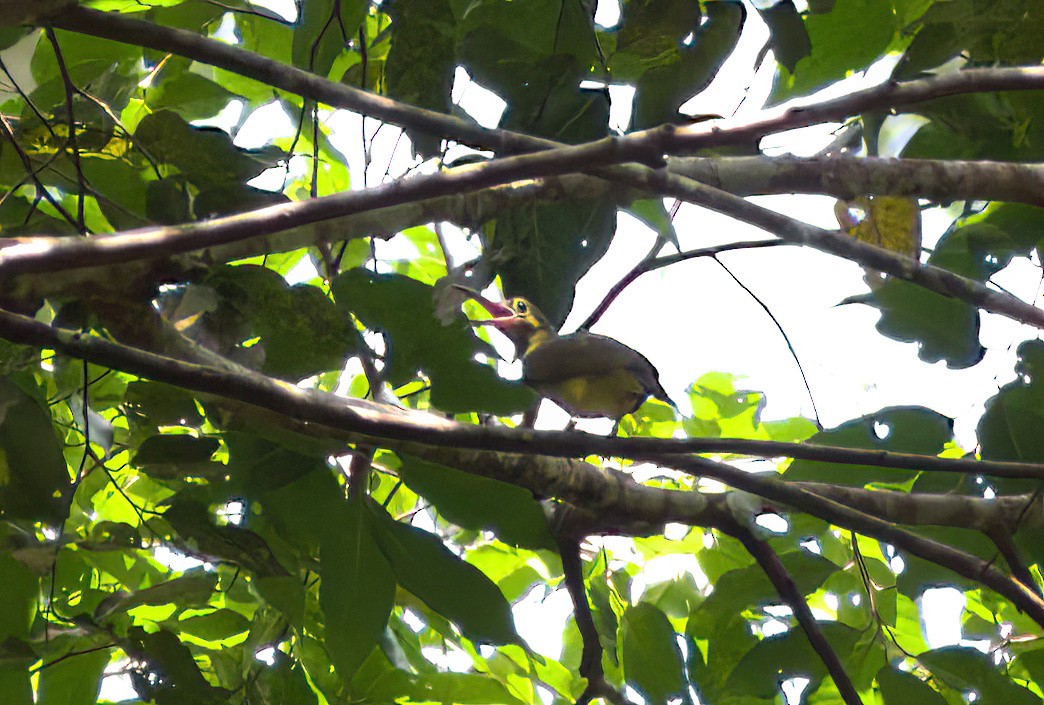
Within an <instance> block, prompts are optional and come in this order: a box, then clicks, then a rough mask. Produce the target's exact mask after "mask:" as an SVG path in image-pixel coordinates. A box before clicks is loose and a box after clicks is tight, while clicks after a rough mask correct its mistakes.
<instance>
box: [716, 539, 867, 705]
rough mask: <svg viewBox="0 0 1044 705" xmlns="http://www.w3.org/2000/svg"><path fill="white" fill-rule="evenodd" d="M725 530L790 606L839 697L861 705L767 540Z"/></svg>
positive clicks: (792, 581) (838, 661)
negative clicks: (751, 558) (831, 679)
mask: <svg viewBox="0 0 1044 705" xmlns="http://www.w3.org/2000/svg"><path fill="white" fill-rule="evenodd" d="M728 533H732V535H733V536H734V537H736V538H737V539H739V540H740V541H742V542H743V546H744V548H746V549H747V552H748V553H750V555H751V556H753V557H754V560H756V561H757V562H758V565H759V566H761V570H762V571H764V573H765V575H766V576H768V579H769V580H770V581H771V582H772V585H773V587H775V588H776V592H777V593H779V596H780V598H781V599H782V600H783V602H785V603H786V604H787V606H788V607H790V609H791V611H792V612H793V613H794V617H795V619H797V622H798V624H800V625H801V629H802V630H803V631H804V632H805V636H807V637H808V641H809V643H810V644H812V648H813V649H814V650H815V652H816V654H818V655H819V659H820V660H821V661H822V662H823V665H824V666H826V669H827V672H828V673H829V674H830V677H831V678H833V679H834V685H836V686H837V691H838V692H839V693H840V694H841V699H842V700H843V701H844V702H845V703H846V705H863V701H862V700H861V699H860V697H859V692H858V691H857V690H856V687H855V685H854V684H853V683H852V679H851V678H849V677H848V672H847V671H845V666H844V664H843V663H841V659H840V658H838V655H837V652H836V651H834V647H833V646H831V645H830V642H829V641H827V638H826V635H825V634H823V630H822V629H820V628H819V622H817V621H816V618H815V616H813V614H812V610H811V609H809V606H808V603H807V602H805V596H804V595H802V594H801V593H800V592H799V591H798V589H797V586H796V585H794V579H793V578H791V577H790V573H789V572H787V568H786V566H784V565H783V561H781V560H780V559H779V556H778V555H776V552H775V551H773V550H772V547H771V546H769V545H768V544H767V543H765V542H764V541H761V540H760V539H758V538H755V536H754V535H753V534H752V533H751V532H750V531H749V530H748V529H746V528H745V527H742V526H740V525H738V524H737V525H736V526H735V527H734V528H733V531H731V532H728Z"/></svg>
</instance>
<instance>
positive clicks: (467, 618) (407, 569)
mask: <svg viewBox="0 0 1044 705" xmlns="http://www.w3.org/2000/svg"><path fill="white" fill-rule="evenodd" d="M374 509H375V511H376V508H374ZM373 529H374V535H375V536H376V538H377V543H378V544H379V545H380V547H381V552H382V553H383V554H384V557H385V558H387V559H388V562H389V563H390V564H391V567H392V570H393V571H395V577H396V578H397V579H398V581H399V584H400V585H402V587H404V588H405V589H407V590H409V591H410V592H411V593H413V594H414V595H416V596H417V597H418V598H419V599H420V600H422V601H423V602H424V604H426V605H427V606H428V607H430V608H431V609H432V610H434V611H435V612H437V613H439V614H440V615H442V616H443V617H445V618H446V619H449V620H450V621H452V622H453V623H455V624H456V625H457V626H458V627H460V630H461V631H462V632H463V633H464V635H465V636H466V637H468V638H469V639H470V640H472V641H474V642H479V643H494V644H517V643H520V641H519V637H518V634H516V633H515V625H514V621H513V619H512V617H511V605H509V604H508V602H507V600H505V599H504V595H503V593H501V592H500V588H498V587H497V586H496V584H495V583H493V582H492V581H491V580H490V579H489V578H487V577H486V576H485V575H484V574H483V573H482V572H481V571H479V570H478V569H477V568H475V567H474V566H472V565H470V564H468V563H465V562H464V561H462V560H461V559H460V558H458V557H457V556H455V555H453V553H452V552H451V551H450V550H449V549H448V548H446V547H445V546H444V545H443V544H442V541H440V540H439V539H438V537H436V536H433V535H432V534H429V533H428V532H426V531H422V530H420V529H417V528H415V527H412V526H408V525H406V524H401V523H399V522H397V521H395V520H393V519H392V518H391V517H390V516H388V515H387V514H385V513H383V510H381V513H380V514H379V515H378V516H377V522H376V523H375V524H374V525H373Z"/></svg>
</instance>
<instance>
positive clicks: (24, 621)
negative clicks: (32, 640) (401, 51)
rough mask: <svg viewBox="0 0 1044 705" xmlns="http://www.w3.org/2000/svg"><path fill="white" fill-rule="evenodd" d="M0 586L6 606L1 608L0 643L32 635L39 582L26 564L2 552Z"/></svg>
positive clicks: (0, 554)
mask: <svg viewBox="0 0 1044 705" xmlns="http://www.w3.org/2000/svg"><path fill="white" fill-rule="evenodd" d="M0 585H3V586H4V587H3V595H4V609H3V610H2V611H0V643H2V642H4V641H6V640H7V639H8V637H15V638H18V639H28V638H29V626H30V625H31V624H32V623H33V615H34V614H35V613H36V605H37V602H38V601H39V591H40V581H39V579H38V578H37V577H36V576H35V575H33V572H32V571H31V570H29V568H28V567H26V566H25V565H24V564H23V563H21V562H20V561H18V560H17V559H16V558H14V556H12V555H11V554H10V553H8V552H3V553H0Z"/></svg>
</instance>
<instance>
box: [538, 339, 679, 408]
mask: <svg viewBox="0 0 1044 705" xmlns="http://www.w3.org/2000/svg"><path fill="white" fill-rule="evenodd" d="M524 365H525V375H526V381H527V382H529V383H530V384H532V385H535V386H540V385H546V384H554V383H556V382H561V381H563V380H567V379H571V378H573V377H597V376H600V375H604V374H609V373H610V372H612V371H614V370H619V369H626V370H629V371H630V372H631V373H632V374H634V376H635V378H637V380H638V381H639V382H640V383H641V385H642V388H643V389H644V390H645V391H646V392H648V393H649V394H650V395H652V396H654V397H656V398H658V399H662V400H663V401H666V402H667V403H669V404H672V405H673V402H672V401H671V400H670V397H668V396H667V392H665V391H664V390H663V387H662V386H661V385H660V380H659V375H658V374H657V372H656V368H655V367H653V364H652V363H651V362H649V360H648V359H646V357H645V356H644V355H642V354H641V353H640V352H638V351H637V350H634V349H633V348H629V347H627V346H626V345H624V344H623V343H621V342H620V341H618V340H614V339H612V338H607V337H605V336H604V335H596V334H594V333H574V334H572V335H565V336H562V337H561V338H555V339H554V340H549V341H547V342H546V343H544V344H542V345H539V346H538V347H537V348H536V349H534V350H533V351H532V352H531V353H529V354H528V355H526V356H525V360H524Z"/></svg>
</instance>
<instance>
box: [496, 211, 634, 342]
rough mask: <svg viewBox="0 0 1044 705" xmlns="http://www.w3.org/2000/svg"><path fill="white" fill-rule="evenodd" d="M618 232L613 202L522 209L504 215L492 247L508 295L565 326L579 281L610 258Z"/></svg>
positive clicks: (498, 224) (497, 228)
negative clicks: (607, 255)
mask: <svg viewBox="0 0 1044 705" xmlns="http://www.w3.org/2000/svg"><path fill="white" fill-rule="evenodd" d="M615 230H616V205H615V203H613V202H612V201H611V200H610V199H599V200H598V201H594V202H590V201H587V202H575V201H574V202H569V201H567V202H563V203H558V204H555V205H539V204H538V205H532V206H521V207H519V208H514V209H512V210H511V211H509V212H507V213H504V214H502V215H501V217H500V218H498V219H497V222H496V224H495V226H494V229H493V234H492V236H491V238H490V246H491V249H492V254H491V256H492V257H493V259H494V260H495V261H498V262H500V266H499V271H500V276H501V278H502V279H503V281H504V291H505V293H507V294H508V295H510V296H524V297H526V298H527V299H530V300H531V301H532V302H533V303H535V304H536V305H537V306H538V307H539V308H540V310H541V311H543V312H544V314H545V315H546V316H547V317H548V320H550V321H551V322H552V323H553V324H554V325H556V326H558V325H561V323H562V321H564V320H565V317H566V315H568V313H569V310H570V309H571V308H572V306H573V291H574V289H575V288H576V283H577V282H578V281H579V280H580V278H581V277H582V276H583V275H584V274H586V273H587V270H588V269H590V268H591V266H592V265H593V264H594V263H595V262H597V261H598V260H599V259H601V257H602V255H603V254H605V252H606V250H607V249H608V247H609V242H610V241H611V239H612V236H613V233H614V232H615Z"/></svg>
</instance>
